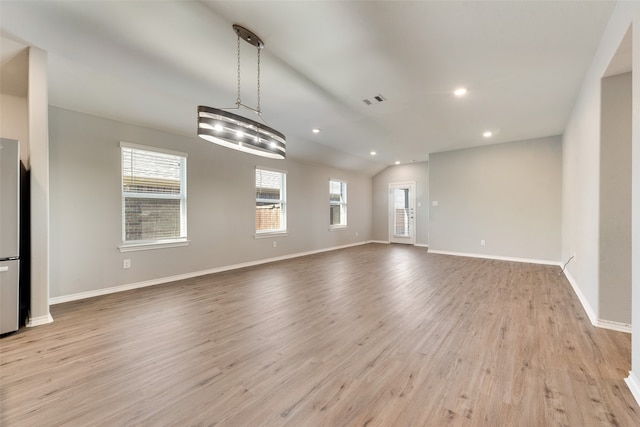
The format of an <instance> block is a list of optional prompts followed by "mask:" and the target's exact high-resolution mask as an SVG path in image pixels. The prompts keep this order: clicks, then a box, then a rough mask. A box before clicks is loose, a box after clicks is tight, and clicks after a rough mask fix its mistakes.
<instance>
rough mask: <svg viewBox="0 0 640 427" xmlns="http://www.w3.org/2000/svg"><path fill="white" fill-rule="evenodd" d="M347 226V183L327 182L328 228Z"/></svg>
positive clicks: (332, 180)
mask: <svg viewBox="0 0 640 427" xmlns="http://www.w3.org/2000/svg"><path fill="white" fill-rule="evenodd" d="M346 226H347V183H346V182H344V181H337V180H334V179H331V180H329V227H330V228H344V227H346Z"/></svg>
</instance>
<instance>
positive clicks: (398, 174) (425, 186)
mask: <svg viewBox="0 0 640 427" xmlns="http://www.w3.org/2000/svg"><path fill="white" fill-rule="evenodd" d="M395 182H415V183H416V216H415V219H416V245H428V244H429V163H428V162H420V163H410V164H406V165H397V166H390V167H388V168H387V169H385V170H383V171H381V172H379V173H378V174H377V175H375V176H374V177H373V231H372V233H373V240H377V241H382V242H388V241H389V184H391V183H395Z"/></svg>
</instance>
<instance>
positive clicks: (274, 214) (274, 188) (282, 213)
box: [256, 168, 287, 233]
mask: <svg viewBox="0 0 640 427" xmlns="http://www.w3.org/2000/svg"><path fill="white" fill-rule="evenodd" d="M286 190H287V173H286V172H284V171H277V170H271V169H260V168H256V233H285V232H286V231H287V197H286V194H287V191H286Z"/></svg>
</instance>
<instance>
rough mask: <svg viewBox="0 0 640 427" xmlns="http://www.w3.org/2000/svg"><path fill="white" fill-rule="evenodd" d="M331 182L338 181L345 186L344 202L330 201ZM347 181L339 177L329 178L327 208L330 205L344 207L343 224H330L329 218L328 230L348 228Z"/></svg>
mask: <svg viewBox="0 0 640 427" xmlns="http://www.w3.org/2000/svg"><path fill="white" fill-rule="evenodd" d="M331 182H339V183H341V184H344V186H345V188H344V190H345V192H344V202H333V201H331ZM347 184H348V182H347V181H346V180H344V179H339V178H329V208H331V206H343V207H344V224H335V225H334V224H331V220H329V231H338V230H346V229H347V228H349V222H348V216H347V215H348V214H347V212H348V209H347V203H348V198H347V191H348V190H347V188H348V185H347Z"/></svg>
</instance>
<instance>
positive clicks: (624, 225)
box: [599, 73, 632, 325]
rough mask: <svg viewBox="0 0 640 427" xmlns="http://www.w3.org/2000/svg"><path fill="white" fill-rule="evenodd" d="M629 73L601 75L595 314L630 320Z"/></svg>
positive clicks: (611, 319) (610, 319)
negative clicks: (598, 230)
mask: <svg viewBox="0 0 640 427" xmlns="http://www.w3.org/2000/svg"><path fill="white" fill-rule="evenodd" d="M631 90H632V85H631V73H623V74H618V75H615V76H610V77H606V78H604V79H602V102H601V117H602V118H601V136H600V271H599V274H600V277H599V281H600V283H599V288H600V297H599V307H600V313H599V318H600V319H604V320H607V321H613V322H617V323H622V324H625V325H630V324H631Z"/></svg>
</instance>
